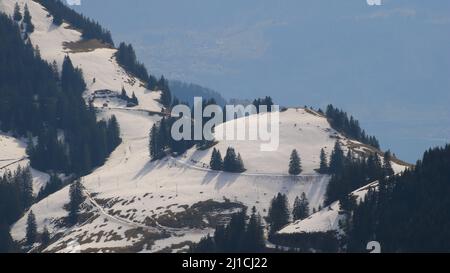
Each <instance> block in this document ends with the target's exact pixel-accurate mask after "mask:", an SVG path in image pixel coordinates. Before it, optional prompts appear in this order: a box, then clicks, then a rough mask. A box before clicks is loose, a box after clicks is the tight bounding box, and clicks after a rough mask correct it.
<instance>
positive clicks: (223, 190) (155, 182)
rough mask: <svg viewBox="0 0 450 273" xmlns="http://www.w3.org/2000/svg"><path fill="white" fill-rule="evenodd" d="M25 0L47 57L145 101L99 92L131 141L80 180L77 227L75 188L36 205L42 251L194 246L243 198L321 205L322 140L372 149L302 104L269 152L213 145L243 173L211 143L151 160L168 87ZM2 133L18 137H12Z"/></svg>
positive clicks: (5, 2) (255, 146) (256, 202)
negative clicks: (67, 220) (229, 166)
mask: <svg viewBox="0 0 450 273" xmlns="http://www.w3.org/2000/svg"><path fill="white" fill-rule="evenodd" d="M15 2H16V0H2V1H0V9H1V10H3V11H6V12H7V13H9V14H11V13H12V11H13V7H14V4H15ZM17 2H19V4H20V5H21V7H23V5H24V3H27V4H28V6H29V8H30V12H31V16H32V21H33V24H34V25H35V27H36V30H35V32H34V33H33V34H32V35H31V41H32V43H33V45H35V46H39V48H40V51H41V56H42V57H43V58H45V59H46V60H47V61H49V62H52V61H53V60H56V61H57V62H58V64H59V65H61V62H62V59H63V57H64V56H65V55H66V54H68V55H70V57H71V59H72V61H73V63H74V64H75V65H76V66H79V67H80V68H82V69H83V73H84V77H85V80H86V83H87V86H88V90H87V91H86V93H85V99H86V100H89V99H91V98H93V96H94V94H95V91H98V90H111V91H115V92H117V91H120V90H121V88H122V86H124V87H125V89H126V90H127V91H128V95H131V92H135V94H136V96H137V97H138V99H139V102H140V104H139V106H137V107H134V108H126V107H125V105H124V103H123V102H120V100H117V99H111V98H108V97H105V98H102V99H96V100H95V103H94V105H95V106H97V107H98V110H99V118H106V117H109V116H111V115H115V116H116V117H117V119H118V122H119V124H120V127H121V137H122V140H123V142H122V144H121V145H119V147H118V148H117V149H116V150H115V151H114V152H113V153H112V154H111V156H110V157H109V159H108V160H107V162H106V163H105V164H104V165H103V166H101V167H99V168H97V169H96V170H94V171H93V172H92V173H91V174H90V175H87V176H86V177H83V178H82V183H83V186H84V188H85V191H84V193H85V195H86V201H85V203H84V207H83V212H82V215H81V217H80V218H81V219H80V222H79V223H78V224H77V225H75V226H73V227H70V228H69V227H66V225H64V217H66V216H67V213H68V212H67V211H66V210H65V209H64V205H65V204H67V203H68V201H69V193H68V187H66V188H64V189H62V190H61V191H59V192H57V193H55V194H52V195H50V196H48V197H47V198H45V199H44V200H42V201H40V202H39V203H37V204H34V205H33V206H32V208H31V210H33V212H34V213H35V215H36V218H37V223H38V226H39V230H40V231H41V230H42V229H43V227H44V226H47V227H48V228H49V230H50V232H51V234H52V237H53V239H52V244H51V245H50V246H48V247H47V248H46V249H45V250H44V251H48V252H77V251H82V252H157V251H186V250H187V248H188V247H189V245H190V244H192V242H197V241H199V240H200V238H201V237H202V236H204V235H206V234H208V233H211V232H212V231H213V229H212V228H214V227H215V224H217V223H218V222H221V221H223V220H224V219H225V220H226V217H227V216H229V215H230V214H232V213H233V212H236V211H237V210H239V209H241V208H242V205H245V206H247V207H249V208H251V207H253V206H255V207H256V208H257V210H258V211H259V212H260V213H261V214H262V215H263V216H265V215H266V214H267V211H266V210H267V209H268V207H269V204H270V201H271V199H272V198H273V197H274V196H275V195H276V194H277V193H279V192H281V193H285V194H287V195H288V198H289V200H290V201H291V203H292V202H293V200H294V199H295V197H296V196H299V195H301V194H302V193H303V192H304V193H305V194H306V195H307V197H308V199H309V201H310V205H311V207H316V208H317V207H318V206H319V205H320V204H322V203H323V199H324V194H325V190H326V187H327V185H328V181H329V176H326V175H319V174H317V173H316V172H315V171H314V170H315V169H317V168H318V167H319V155H320V149H322V148H324V149H325V150H326V152H327V153H328V154H330V152H331V150H332V148H333V146H334V143H335V142H336V141H337V140H338V141H340V142H341V144H342V145H343V148H344V149H345V150H347V149H352V150H354V151H356V152H362V153H365V152H368V151H373V149H372V148H370V147H367V146H365V145H363V144H361V143H359V142H356V141H352V140H349V139H347V138H345V137H344V136H342V135H341V134H339V133H337V132H336V131H335V130H333V129H332V128H331V127H330V125H329V123H328V122H327V120H326V118H325V117H323V116H321V115H319V114H318V113H315V112H314V111H310V110H306V109H302V108H298V109H288V110H287V111H284V112H281V113H280V146H279V149H278V150H277V151H276V152H262V151H261V150H260V144H261V142H258V141H219V143H218V144H217V145H216V146H215V147H216V148H218V149H219V150H220V151H221V152H222V155H225V152H226V149H227V148H228V147H230V146H232V147H234V148H235V149H236V151H237V152H239V153H241V155H242V158H243V160H244V164H245V166H246V168H247V171H246V172H245V173H243V174H230V173H224V172H215V171H211V170H209V169H208V165H209V159H210V155H211V150H212V148H211V149H209V150H206V151H198V150H196V148H192V149H191V150H189V151H188V152H187V153H186V154H185V155H182V156H180V157H178V158H172V157H167V158H165V159H163V160H160V161H156V162H151V161H150V159H149V152H148V142H149V137H148V134H149V130H150V128H151V126H152V125H153V124H154V123H155V122H158V121H159V120H160V118H161V117H160V116H159V115H157V114H155V112H159V111H160V110H161V105H160V104H159V103H158V98H159V96H160V93H159V92H153V91H150V90H147V89H146V88H145V87H143V84H142V83H141V82H140V81H139V80H137V79H135V78H133V77H132V76H130V75H128V74H127V73H126V72H125V71H124V70H123V69H122V68H121V67H120V66H119V65H118V64H117V62H116V60H115V58H114V53H115V52H116V50H115V49H112V48H107V47H103V48H96V49H94V50H87V51H76V52H75V51H73V52H72V51H71V50H70V49H67V48H65V46H64V43H65V42H78V41H80V37H81V35H80V33H79V32H78V31H76V30H73V29H71V28H70V26H69V25H67V24H65V23H64V24H63V25H62V26H60V27H55V26H53V25H52V23H51V22H52V20H51V19H52V18H51V16H50V17H48V12H47V11H45V9H44V8H43V7H42V6H41V5H39V4H38V3H36V2H34V1H31V0H28V1H24V0H19V1H17ZM94 78H95V82H94ZM105 103H107V105H104V104H105ZM152 113H153V114H154V115H152ZM256 117H257V116H250V117H246V118H243V119H241V120H244V121H245V122H246V123H247V124H248V123H253V122H255V119H256ZM230 122H231V123H236V122H238V121H230ZM218 129H219V128H218ZM217 131H219V130H217ZM4 138H5V139H7V137H6V136H5V137H2V138H0V140H3V139H4ZM4 141H9V142H12V143H16V144H17V140H14V139H9V140H4ZM1 145H2V144H1V142H0V149H1V150H0V155H1V157H3V155H4V154H7V155H6V156H5V157H4V159H15V158H21V157H22V156H24V155H25V152H24V150H23V151H22V152H18V151H16V150H15V149H13V148H11V149H12V150H13V151H11V152H8V153H5V151H6V148H4V147H10V145H9V144H8V145H6V146H1ZM17 145H18V144H17ZM21 145H23V144H21ZM22 147H23V146H22ZM293 149H297V150H298V151H299V153H300V156H301V159H302V164H303V169H304V173H303V174H302V175H300V176H290V175H288V174H287V168H288V162H289V156H290V153H291V152H292V150H293ZM8 150H9V148H8ZM394 166H395V168H396V169H402V168H404V166H401V165H397V164H394ZM222 216H223V217H222ZM26 218H27V214H26V215H24V217H23V218H22V219H20V220H19V221H18V222H17V223H16V224H15V225H14V226H13V227H12V230H11V235H12V236H13V238H14V239H15V240H18V241H20V240H23V239H24V237H25V229H26ZM223 218H224V219H223ZM315 225H317V228H320V225H321V223H317V224H316V223H313V224H311V226H315Z"/></svg>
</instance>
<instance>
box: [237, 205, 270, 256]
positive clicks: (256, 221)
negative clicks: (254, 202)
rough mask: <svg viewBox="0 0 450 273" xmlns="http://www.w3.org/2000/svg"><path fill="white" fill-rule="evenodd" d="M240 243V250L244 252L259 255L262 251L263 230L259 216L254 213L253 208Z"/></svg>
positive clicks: (254, 209) (263, 243)
mask: <svg viewBox="0 0 450 273" xmlns="http://www.w3.org/2000/svg"><path fill="white" fill-rule="evenodd" d="M242 242H243V249H242V250H243V251H244V252H248V253H259V252H261V251H263V250H264V247H265V239H264V229H263V225H262V223H261V216H260V215H259V214H258V213H257V212H256V208H255V207H253V208H252V215H251V216H250V220H249V221H248V224H247V228H246V230H245V234H244V239H243V240H242Z"/></svg>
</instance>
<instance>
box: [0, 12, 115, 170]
mask: <svg viewBox="0 0 450 273" xmlns="http://www.w3.org/2000/svg"><path fill="white" fill-rule="evenodd" d="M0 36H1V37H2V43H0V130H2V131H5V132H8V131H9V132H12V133H14V134H15V135H17V136H27V135H31V136H35V137H37V143H34V142H33V141H31V138H30V141H29V147H28V150H27V152H28V154H29V156H30V160H31V165H32V166H33V167H34V168H37V169H39V170H42V171H48V170H54V171H60V172H69V173H77V174H85V173H87V172H88V171H89V170H91V169H92V168H93V167H95V166H99V165H100V164H103V162H104V160H105V158H106V156H107V155H108V154H109V153H110V152H111V151H112V150H113V149H114V148H115V147H111V146H107V145H106V141H104V140H105V139H107V132H108V128H107V127H108V124H107V123H105V122H97V120H96V116H95V115H96V113H95V110H94V108H93V107H92V106H90V107H86V104H85V102H84V100H83V98H82V95H81V94H82V93H83V91H84V90H85V83H84V81H83V77H82V72H81V70H79V69H77V68H74V67H73V65H72V62H71V60H70V58H69V57H66V58H65V60H64V64H63V71H62V74H61V78H60V77H59V75H58V73H57V68H56V67H55V65H49V64H48V63H46V62H45V61H43V60H42V59H40V58H39V56H38V55H36V54H35V51H34V49H33V48H32V46H31V45H30V44H29V43H24V42H23V40H22V38H21V37H20V33H19V29H18V27H17V25H16V24H15V23H13V21H12V20H10V19H9V18H8V17H7V16H6V15H3V14H0ZM111 131H114V130H111Z"/></svg>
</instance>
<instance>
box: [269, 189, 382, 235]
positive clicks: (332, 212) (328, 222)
mask: <svg viewBox="0 0 450 273" xmlns="http://www.w3.org/2000/svg"><path fill="white" fill-rule="evenodd" d="M377 187H378V182H373V183H371V184H369V185H366V186H364V187H362V188H360V189H358V190H356V191H354V192H352V193H351V194H352V195H354V196H355V197H356V198H357V202H361V201H362V200H363V199H364V197H365V196H366V194H367V193H368V192H369V189H375V190H376V189H377ZM339 211H340V202H339V201H336V202H334V203H332V204H331V205H330V206H328V207H325V208H323V209H322V210H320V211H318V212H317V213H314V214H312V215H311V216H310V217H308V218H306V219H304V220H300V221H296V222H294V223H292V224H289V225H287V226H286V227H284V228H283V229H282V230H280V231H279V232H278V233H280V234H292V233H311V232H327V231H333V230H334V231H337V232H339V233H340V232H342V230H341V228H340V227H339V221H340V220H343V219H344V217H345V216H344V215H342V214H340V213H339Z"/></svg>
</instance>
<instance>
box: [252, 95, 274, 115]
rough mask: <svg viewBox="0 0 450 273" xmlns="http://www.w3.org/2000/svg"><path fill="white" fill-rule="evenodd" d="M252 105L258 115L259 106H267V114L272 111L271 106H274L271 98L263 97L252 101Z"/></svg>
mask: <svg viewBox="0 0 450 273" xmlns="http://www.w3.org/2000/svg"><path fill="white" fill-rule="evenodd" d="M253 105H254V106H255V107H256V109H257V112H258V113H259V107H260V106H267V112H271V111H272V106H273V105H274V103H273V100H272V98H271V97H268V96H267V97H265V98H258V99H255V100H253Z"/></svg>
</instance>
